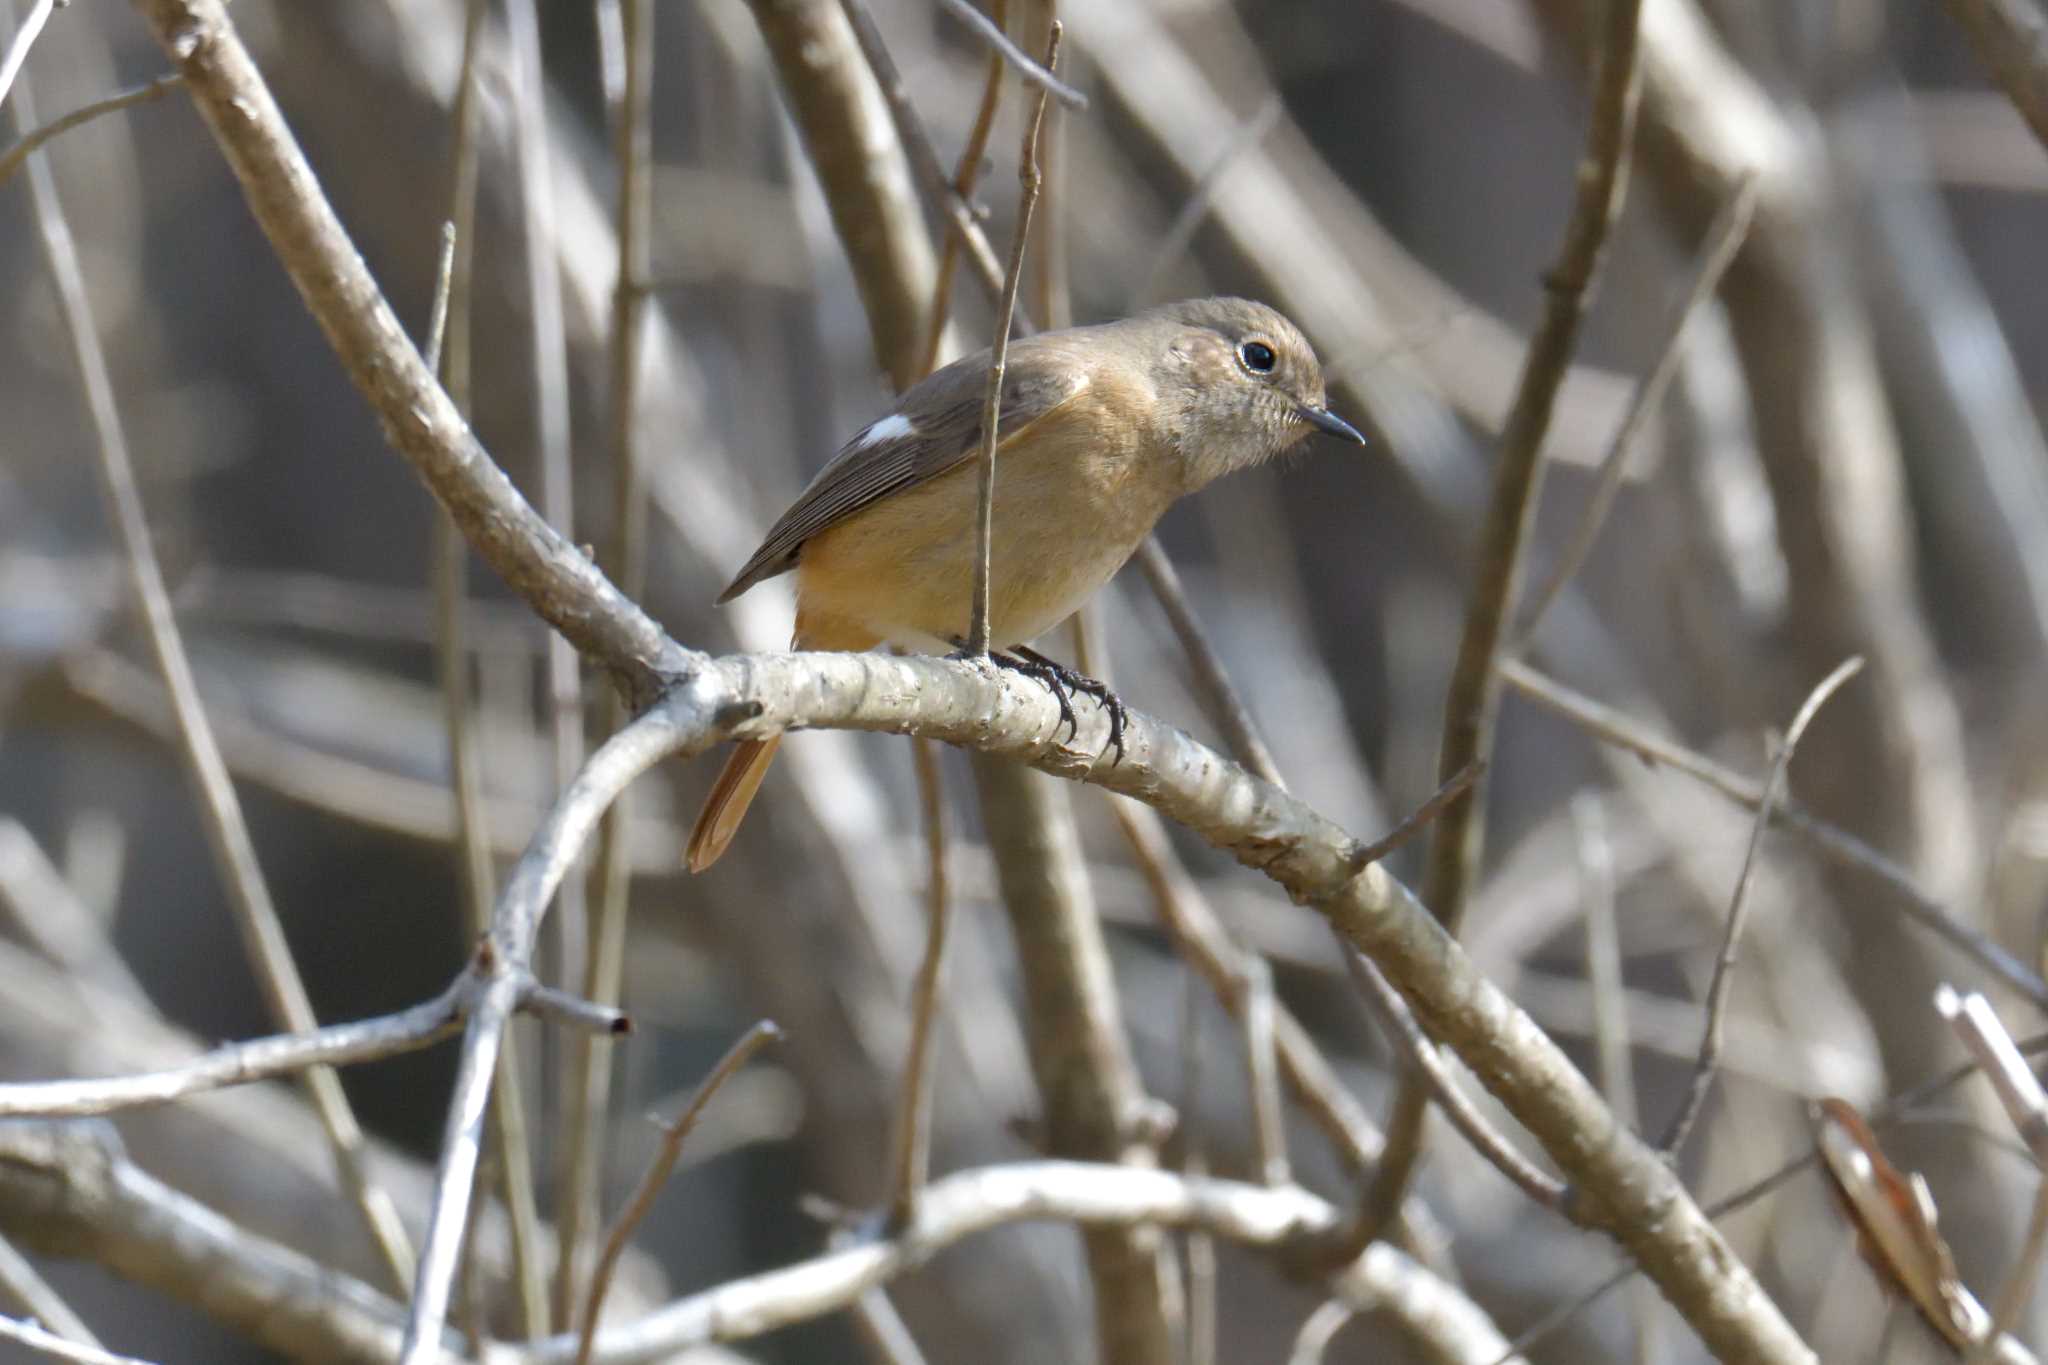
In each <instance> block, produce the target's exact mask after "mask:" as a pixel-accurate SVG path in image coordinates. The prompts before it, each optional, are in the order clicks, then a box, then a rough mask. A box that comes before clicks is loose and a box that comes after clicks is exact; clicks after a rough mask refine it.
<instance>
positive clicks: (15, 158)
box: [0, 75, 178, 185]
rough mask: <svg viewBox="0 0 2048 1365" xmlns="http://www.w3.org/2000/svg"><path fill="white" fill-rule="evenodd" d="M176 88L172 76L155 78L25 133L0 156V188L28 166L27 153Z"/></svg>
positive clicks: (95, 101) (174, 78) (2, 95)
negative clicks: (54, 139) (52, 139)
mask: <svg viewBox="0 0 2048 1365" xmlns="http://www.w3.org/2000/svg"><path fill="white" fill-rule="evenodd" d="M177 85H178V78H177V77H176V76H175V75H172V76H158V77H157V78H156V79H155V80H153V81H151V82H150V83H149V84H147V85H138V86H136V87H135V88H134V89H132V90H123V91H121V92H120V93H119V94H117V95H109V96H107V97H106V98H105V99H103V100H94V101H93V102H92V103H91V104H88V105H85V106H83V107H82V108H78V109H73V110H72V111H71V112H70V113H68V114H66V115H64V116H63V117H62V118H53V119H51V120H50V121H49V122H48V123H45V124H43V125H42V126H41V127H39V128H37V129H35V130H34V131H33V132H29V133H24V134H23V135H22V137H21V140H20V141H18V142H16V143H15V144H14V145H13V146H12V147H9V148H8V149H7V150H6V151H5V152H0V185H5V184H6V183H7V182H8V181H9V180H12V179H13V178H14V174H15V172H16V171H19V170H20V169H21V168H22V165H23V164H24V163H25V162H27V160H28V158H29V153H31V152H33V151H35V150H37V149H38V148H40V147H41V146H42V145H43V144H44V143H46V142H48V141H49V140H50V139H51V138H53V137H56V136H58V135H59V134H62V133H68V132H70V131H71V130H72V129H73V128H76V127H77V126H78V125H79V124H81V123H90V122H92V121H93V120H94V119H96V118H98V117H100V116H101V115H102V114H112V113H117V112H119V111H120V110H123V109H132V108H134V107H135V106H136V105H138V104H150V103H153V102H154V101H156V100H160V99H162V98H163V97H164V96H165V95H168V94H169V93H170V92H171V91H172V90H174V89H176V88H177ZM5 98H6V95H5V93H4V92H0V99H5Z"/></svg>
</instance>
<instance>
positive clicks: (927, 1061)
mask: <svg viewBox="0 0 2048 1365" xmlns="http://www.w3.org/2000/svg"><path fill="white" fill-rule="evenodd" d="M910 743H911V754H912V756H913V757H914V759H915V761H916V764H917V794H918V801H919V804H920V805H921V806H922V807H923V810H924V829H925V844H926V849H927V851H928V856H929V858H930V868H929V872H928V877H929V883H928V886H927V889H926V893H925V901H926V914H927V916H928V918H927V927H926V937H925V944H924V961H923V962H921V963H920V964H919V965H918V969H917V980H916V982H915V983H914V984H913V985H912V987H911V996H910V1000H911V1015H910V1055H909V1056H908V1057H907V1058H906V1059H905V1061H904V1063H903V1101H902V1104H901V1106H900V1107H899V1109H898V1112H897V1117H896V1153H895V1169H894V1170H893V1172H892V1173H891V1174H892V1178H893V1185H894V1193H893V1195H892V1196H891V1209H890V1218H891V1221H893V1222H894V1223H895V1224H896V1225H897V1226H899V1227H901V1226H905V1225H907V1224H908V1223H910V1222H911V1221H912V1220H913V1219H914V1218H916V1216H917V1195H918V1191H919V1190H920V1189H921V1188H923V1186H924V1182H925V1179H926V1177H927V1175H928V1174H929V1171H930V1165H931V1123H932V1113H931V1110H932V1106H931V1084H930V1072H931V1052H932V1041H933V1039H934V1038H936V1037H937V1028H936V1025H937V1022H938V1014H939V988H940V981H941V971H942V969H943V968H944V966H945V960H946V931H947V928H948V921H949V920H950V918H951V915H952V907H951V901H950V897H949V894H948V890H947V878H946V801H945V792H944V790H943V789H942V788H941V786H940V782H939V755H938V746H937V745H935V744H933V743H932V741H930V740H928V739H921V738H920V739H913V740H912V741H911V742H910Z"/></svg>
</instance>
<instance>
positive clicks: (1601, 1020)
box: [1571, 791, 1659, 1365]
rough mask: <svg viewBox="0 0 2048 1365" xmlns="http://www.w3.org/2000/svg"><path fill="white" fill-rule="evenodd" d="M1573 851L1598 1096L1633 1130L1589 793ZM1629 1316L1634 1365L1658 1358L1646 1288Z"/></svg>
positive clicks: (1601, 824) (1602, 850) (1610, 901)
mask: <svg viewBox="0 0 2048 1365" xmlns="http://www.w3.org/2000/svg"><path fill="white" fill-rule="evenodd" d="M1571 821H1572V834H1573V850H1574V853H1575V854H1576V857H1577V862H1578V871H1579V888H1580V890H1579V896H1580V900H1581V901H1582V902H1583V903H1584V905H1585V915H1586V985H1587V989H1588V991H1589V993H1590V994H1591V996H1592V1001H1593V1052H1594V1056H1595V1057H1596V1058H1597V1059H1598V1064H1599V1076H1600V1093H1601V1094H1603V1095H1605V1096H1606V1097H1607V1106H1608V1108H1610V1109H1612V1110H1613V1111H1614V1117H1615V1121H1616V1122H1618V1123H1620V1124H1622V1125H1624V1126H1625V1127H1627V1128H1629V1129H1630V1130H1631V1131H1635V1130H1638V1129H1639V1128H1640V1126H1641V1115H1640V1112H1639V1110H1638V1109H1637V1106H1636V1080H1635V1070H1634V1067H1633V1066H1632V1065H1631V1064H1630V1057H1631V1052H1630V1042H1629V1026H1628V1004H1627V1001H1626V998H1625V989H1626V987H1625V983H1624V981H1623V978H1622V970H1621V929H1620V926H1619V925H1618V924H1617V923H1616V920H1615V905H1614V847H1613V845H1612V843H1611V842H1610V841H1609V839H1608V836H1607V816H1606V813H1605V809H1604V808H1603V806H1602V805H1601V801H1600V798H1599V797H1598V796H1597V795H1595V794H1594V793H1592V792H1590V791H1582V792H1578V793H1575V794H1574V795H1573V796H1572V804H1571ZM1629 1312H1630V1315H1631V1316H1632V1317H1633V1318H1634V1320H1635V1331H1636V1342H1635V1346H1636V1361H1637V1365H1651V1362H1653V1361H1655V1360H1656V1359H1657V1358H1658V1355H1659V1352H1658V1330H1657V1322H1658V1319H1657V1296H1656V1293H1655V1291H1654V1290H1652V1289H1650V1287H1649V1286H1648V1285H1644V1284H1641V1283H1638V1284H1636V1285H1635V1286H1634V1287H1633V1290H1632V1292H1631V1293H1630V1295H1629Z"/></svg>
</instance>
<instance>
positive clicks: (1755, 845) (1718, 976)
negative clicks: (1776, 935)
mask: <svg viewBox="0 0 2048 1365" xmlns="http://www.w3.org/2000/svg"><path fill="white" fill-rule="evenodd" d="M1862 671H1863V660H1862V659H1860V658H1851V659H1845V660H1843V661H1842V663H1841V664H1840V665H1838V666H1837V667H1836V669H1835V671H1834V672H1832V673H1830V674H1828V675H1827V677H1825V678H1822V679H1821V680H1820V683H1819V684H1818V685H1817V686H1816V687H1815V688H1814V689H1813V691H1812V692H1810V693H1808V694H1807V697H1806V701H1805V702H1804V703H1803V704H1801V706H1800V708H1799V713H1798V714H1797V715H1795V716H1794V717H1793V718H1792V724H1791V726H1790V728H1788V729H1787V730H1786V731H1785V738H1784V741H1783V743H1782V744H1781V745H1780V746H1779V748H1778V756H1777V758H1776V759H1775V760H1773V761H1772V763H1771V772H1770V776H1768V777H1766V778H1765V779H1764V790H1763V796H1762V799H1760V800H1759V801H1758V802H1757V811H1756V822H1755V823H1754V824H1752V825H1751V826H1750V830H1749V845H1748V847H1747V848H1745V849H1744V850H1743V853H1742V870H1741V871H1740V872H1738V873H1737V874H1736V876H1735V891H1734V894H1733V895H1732V896H1731V897H1730V898H1729V901H1728V925H1727V928H1726V930H1724V931H1723V934H1722V937H1721V952H1720V955H1719V956H1718V957H1716V958H1715V959H1714V976H1713V980H1712V981H1710V982H1709V983H1708V985H1707V1020H1706V1028H1705V1031H1704V1035H1703V1036H1702V1037H1701V1039H1700V1055H1699V1059H1698V1061H1696V1062H1695V1063H1694V1064H1693V1072H1692V1080H1691V1082H1690V1083H1689V1084H1688V1085H1687V1087H1686V1093H1685V1101H1684V1103H1683V1104H1681V1105H1680V1106H1679V1109H1678V1112H1677V1113H1676V1114H1675V1115H1673V1116H1672V1120H1671V1126H1670V1127H1669V1128H1667V1129H1666V1130H1665V1132H1664V1140H1663V1141H1662V1142H1661V1143H1659V1144H1658V1146H1659V1148H1660V1149H1661V1150H1662V1151H1663V1152H1664V1153H1665V1155H1666V1156H1669V1157H1676V1156H1677V1155H1678V1153H1679V1152H1681V1151H1682V1150H1684V1147H1685V1139H1686V1137H1687V1135H1688V1134H1690V1133H1691V1131H1692V1125H1693V1121H1694V1120H1695V1119H1697V1118H1698V1117H1699V1113H1700V1106H1702V1105H1703V1104H1705V1103H1706V1102H1707V1089H1708V1087H1709V1086H1711V1085H1712V1084H1713V1081H1714V1068H1715V1066H1716V1065H1717V1064H1718V1063H1719V1061H1720V1057H1721V1030H1722V1028H1723V1027H1724V1026H1725V1024H1726V1016H1727V1013H1728V992H1729V991H1730V989H1731V988H1732V987H1733V986H1734V984H1735V977H1734V973H1735V954H1736V950H1737V948H1739V947H1740V946H1741V943H1742V927H1743V925H1744V924H1745V923H1746V922H1747V920H1748V912H1749V887H1750V881H1751V879H1752V877H1753V876H1754V875H1755V872H1756V855H1757V850H1758V849H1760V848H1761V847H1762V846H1763V841H1764V831H1765V830H1766V829H1769V828H1770V825H1771V808H1772V807H1773V806H1774V805H1776V804H1777V800H1778V794H1779V793H1780V792H1781V791H1783V790H1784V788H1785V775H1786V773H1787V772H1788V771H1789V770H1790V769H1791V766H1792V754H1793V752H1794V751H1795V750H1797V749H1798V747H1799V740H1800V737H1801V736H1803V735H1804V734H1805V733H1806V727H1807V726H1809V725H1811V724H1812V723H1813V718H1814V717H1815V716H1817V715H1819V714H1820V708H1821V707H1823V706H1825V705H1826V704H1827V700H1828V698H1829V697H1832V696H1833V695H1835V693H1836V692H1837V691H1838V690H1840V688H1841V686H1842V684H1844V683H1846V682H1848V681H1849V679H1851V678H1853V677H1855V676H1856V675H1857V674H1858V673H1860V672H1862Z"/></svg>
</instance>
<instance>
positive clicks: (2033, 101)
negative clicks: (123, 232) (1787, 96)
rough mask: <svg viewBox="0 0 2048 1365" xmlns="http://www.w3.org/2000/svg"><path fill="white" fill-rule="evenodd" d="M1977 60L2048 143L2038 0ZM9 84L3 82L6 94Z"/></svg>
mask: <svg viewBox="0 0 2048 1365" xmlns="http://www.w3.org/2000/svg"><path fill="white" fill-rule="evenodd" d="M1948 10H1949V13H1950V14H1952V15H1954V16H1955V20H1956V23H1958V24H1959V25H1961V26H1962V29H1963V31H1964V32H1965V33H1967V34H1968V35H1969V38H1970V46H1971V47H1972V48H1974V49H1975V50H1976V53H1977V60H1979V61H1981V62H1983V63H1984V65H1986V66H1988V67H1990V68H1991V74H1992V75H1993V76H1994V77H1996V78H1997V80H1998V84H1999V85H2000V87H2001V88H2003V89H2004V91H2005V94H2006V98H2007V99H2010V100H2011V101H2012V103H2013V107H2014V108H2015V109H2017V110H2019V112H2020V117H2021V118H2024V119H2025V120H2026V121H2027V127H2029V128H2031V129H2033V131H2034V136H2035V137H2036V138H2037V139H2039V141H2040V143H2041V145H2042V146H2044V147H2048V21H2044V20H2043V19H2042V17H2041V10H2040V8H2039V6H2037V5H2035V4H2034V2H2033V0H1948ZM5 90H6V87H5V85H4V83H0V95H4V93H5Z"/></svg>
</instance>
